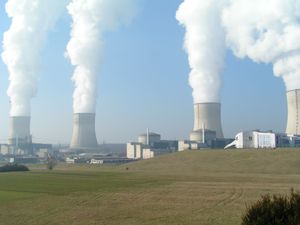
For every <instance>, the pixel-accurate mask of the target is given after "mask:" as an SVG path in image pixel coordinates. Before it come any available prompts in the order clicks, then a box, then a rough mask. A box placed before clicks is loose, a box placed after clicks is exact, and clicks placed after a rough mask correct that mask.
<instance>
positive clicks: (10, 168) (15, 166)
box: [0, 164, 29, 172]
mask: <svg viewBox="0 0 300 225" xmlns="http://www.w3.org/2000/svg"><path fill="white" fill-rule="evenodd" d="M17 171H29V169H28V167H27V166H24V165H19V164H7V165H4V166H1V167H0V172H17Z"/></svg>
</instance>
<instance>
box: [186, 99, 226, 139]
mask: <svg viewBox="0 0 300 225" xmlns="http://www.w3.org/2000/svg"><path fill="white" fill-rule="evenodd" d="M203 127H205V129H207V130H211V131H215V132H216V137H217V138H224V136H223V131H222V125H221V104H220V103H215V102H211V103H198V104H195V105H194V130H193V132H195V131H199V130H202V129H203ZM193 132H192V133H193ZM192 133H191V134H192Z"/></svg>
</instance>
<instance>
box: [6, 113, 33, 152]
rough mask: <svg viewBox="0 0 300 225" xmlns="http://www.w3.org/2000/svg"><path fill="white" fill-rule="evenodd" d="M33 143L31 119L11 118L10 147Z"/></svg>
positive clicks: (24, 117) (22, 117)
mask: <svg viewBox="0 0 300 225" xmlns="http://www.w3.org/2000/svg"><path fill="white" fill-rule="evenodd" d="M30 142H31V135H30V117H29V116H15V117H10V118H9V137H8V144H9V145H19V146H20V145H24V144H28V143H30Z"/></svg>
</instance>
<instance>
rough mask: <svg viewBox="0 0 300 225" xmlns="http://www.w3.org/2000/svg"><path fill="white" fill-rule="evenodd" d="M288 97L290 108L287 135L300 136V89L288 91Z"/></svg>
mask: <svg viewBox="0 0 300 225" xmlns="http://www.w3.org/2000/svg"><path fill="white" fill-rule="evenodd" d="M286 96H287V106H288V118H287V126H286V133H287V134H298V135H299V134H300V129H299V128H300V127H299V122H300V121H299V116H300V114H299V113H300V89H296V90H292V91H288V92H287V94H286Z"/></svg>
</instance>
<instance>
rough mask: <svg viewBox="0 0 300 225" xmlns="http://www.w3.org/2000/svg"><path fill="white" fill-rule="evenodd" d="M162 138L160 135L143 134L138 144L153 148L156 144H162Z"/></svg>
mask: <svg viewBox="0 0 300 225" xmlns="http://www.w3.org/2000/svg"><path fill="white" fill-rule="evenodd" d="M160 140H161V136H160V134H156V133H153V132H150V133H149V132H147V133H145V134H141V135H139V137H138V142H139V143H142V144H143V145H150V146H152V145H153V144H154V143H156V142H160Z"/></svg>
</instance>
